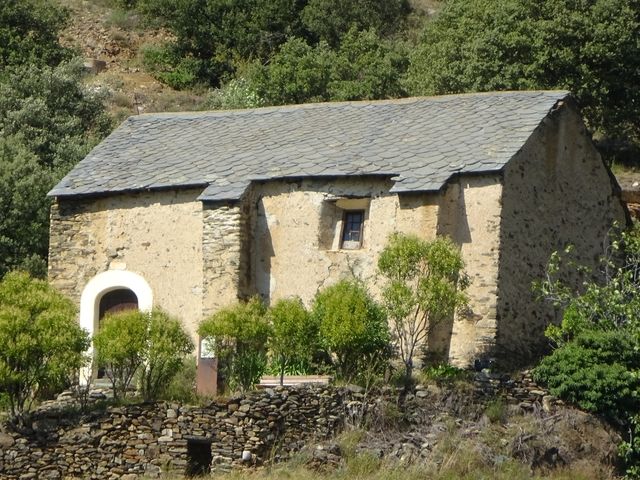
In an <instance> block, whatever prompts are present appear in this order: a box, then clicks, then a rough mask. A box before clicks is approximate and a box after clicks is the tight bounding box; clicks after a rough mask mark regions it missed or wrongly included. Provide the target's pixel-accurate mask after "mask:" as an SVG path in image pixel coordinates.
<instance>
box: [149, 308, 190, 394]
mask: <svg viewBox="0 0 640 480" xmlns="http://www.w3.org/2000/svg"><path fill="white" fill-rule="evenodd" d="M142 315H145V316H146V318H147V322H148V323H147V331H146V345H145V349H144V354H143V355H144V361H143V362H142V365H141V369H140V392H141V393H142V398H144V399H145V400H147V401H150V400H157V399H158V398H160V397H162V396H163V394H164V393H165V391H166V390H167V388H168V387H169V386H170V385H171V381H172V380H173V377H174V376H175V375H176V374H177V373H178V372H179V370H180V369H181V367H182V365H183V363H184V361H185V358H186V357H187V355H189V354H191V353H192V352H193V348H194V345H193V342H192V341H191V337H190V336H189V335H188V334H187V333H186V332H185V331H184V328H183V327H182V323H181V322H180V320H178V319H177V318H174V317H172V316H171V315H169V314H168V313H166V312H164V311H162V310H160V309H154V310H152V311H151V313H148V314H142Z"/></svg>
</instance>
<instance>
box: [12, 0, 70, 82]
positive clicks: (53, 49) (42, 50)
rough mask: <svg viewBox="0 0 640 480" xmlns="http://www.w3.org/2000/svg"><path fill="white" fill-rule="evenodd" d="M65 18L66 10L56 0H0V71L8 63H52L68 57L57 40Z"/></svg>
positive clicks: (67, 53) (52, 64)
mask: <svg viewBox="0 0 640 480" xmlns="http://www.w3.org/2000/svg"><path fill="white" fill-rule="evenodd" d="M68 19H69V12H68V10H66V9H64V8H62V7H61V6H60V5H58V4H57V3H56V2H50V1H48V0H5V1H3V2H0V71H1V70H3V69H4V67H7V66H10V65H14V66H15V65H27V64H33V65H40V66H42V65H49V66H55V65H57V64H58V63H60V62H61V61H62V60H64V59H65V58H68V57H69V53H70V52H69V50H67V49H65V48H63V47H62V46H61V45H60V43H59V41H58V36H59V34H60V31H61V30H62V29H63V28H64V26H65V25H66V24H67V21H68Z"/></svg>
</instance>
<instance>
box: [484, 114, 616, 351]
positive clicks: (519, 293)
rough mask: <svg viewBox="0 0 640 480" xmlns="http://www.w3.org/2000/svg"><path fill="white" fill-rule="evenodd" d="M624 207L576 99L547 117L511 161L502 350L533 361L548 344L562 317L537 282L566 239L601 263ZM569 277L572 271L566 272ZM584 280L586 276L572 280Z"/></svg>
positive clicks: (503, 236) (585, 260)
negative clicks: (551, 326)
mask: <svg viewBox="0 0 640 480" xmlns="http://www.w3.org/2000/svg"><path fill="white" fill-rule="evenodd" d="M614 220H617V221H619V222H621V223H622V224H624V222H625V213H624V210H623V207H622V204H621V202H620V199H619V197H618V196H617V194H616V193H615V191H614V185H613V184H612V181H611V179H610V177H609V175H608V172H607V170H606V168H605V166H604V164H603V162H602V160H601V158H600V156H599V154H598V153H597V151H596V150H595V148H594V147H593V144H592V143H591V141H590V139H589V136H588V133H587V132H586V130H585V127H584V125H583V123H582V120H581V118H580V116H579V115H578V114H577V113H576V111H575V110H574V109H573V107H572V106H570V105H564V106H562V107H561V108H560V109H559V110H557V111H556V112H554V113H552V114H551V115H550V116H549V117H547V118H546V119H545V120H544V121H543V123H542V124H541V125H540V126H539V127H538V129H537V130H536V131H535V132H534V134H533V135H532V136H531V137H530V138H529V140H528V141H527V143H526V144H525V145H524V147H523V149H522V150H521V151H520V153H519V154H518V155H517V156H516V157H515V158H514V159H513V160H511V162H509V164H508V165H507V166H506V168H505V171H504V190H503V197H502V219H501V230H500V243H501V248H500V268H499V288H498V318H499V320H498V332H497V347H498V350H497V351H498V353H499V354H501V355H502V356H508V357H509V358H520V359H523V360H526V359H527V358H530V357H531V356H533V355H535V354H536V353H538V352H539V351H540V350H541V349H543V348H545V346H546V341H545V339H544V329H545V327H546V325H547V324H548V323H549V322H552V321H558V320H559V318H558V316H557V314H558V312H557V311H556V310H554V308H553V307H552V306H551V305H550V304H549V303H544V302H539V301H536V295H535V293H534V292H533V290H532V282H533V281H534V280H539V279H541V278H542V277H543V275H544V269H545V266H546V264H547V262H548V260H549V256H550V255H551V253H552V252H553V251H554V250H562V249H563V248H564V247H565V246H566V245H567V244H573V245H574V246H575V247H576V252H577V258H576V260H577V261H578V262H579V263H581V264H584V265H587V266H591V267H597V259H598V257H599V256H600V255H601V254H602V253H603V245H604V242H606V238H607V231H608V229H609V228H610V227H611V225H612V222H613V221H614ZM567 278H569V277H567ZM570 280H571V281H572V282H573V284H574V285H576V286H578V285H579V282H581V281H582V279H580V278H575V277H574V278H571V279H570Z"/></svg>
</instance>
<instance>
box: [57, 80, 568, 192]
mask: <svg viewBox="0 0 640 480" xmlns="http://www.w3.org/2000/svg"><path fill="white" fill-rule="evenodd" d="M568 95H569V93H568V92H565V91H536V92H501V93H483V94H467V95H448V96H442V97H429V98H410V99H401V100H390V101H378V102H351V103H324V104H309V105H294V106H284V107H269V108H262V109H250V110H237V111H215V112H197V113H193V112H192V113H171V114H147V115H140V116H136V117H131V118H129V119H127V120H126V121H125V122H124V123H123V124H122V125H121V126H120V127H119V128H117V129H116V130H115V131H114V132H113V133H112V134H111V135H110V136H109V137H107V138H106V139H105V140H104V141H103V142H102V143H100V144H99V145H98V146H97V147H96V148H94V149H93V150H92V151H91V153H89V155H87V157H86V158H85V159H84V160H82V161H81V162H80V163H79V164H78V165H77V166H76V167H75V168H74V169H73V170H72V171H71V172H69V174H68V175H67V176H66V177H64V178H63V179H62V180H61V181H60V183H58V185H56V187H55V188H54V189H53V190H51V192H49V195H50V196H73V195H89V194H109V193H117V192H124V191H135V190H144V189H153V188H161V187H162V188H172V187H173V188H178V187H185V186H194V185H207V184H208V187H206V188H205V189H204V191H203V192H202V194H201V195H200V197H199V198H200V199H202V200H215V201H218V200H236V199H238V198H240V197H241V196H242V195H243V192H244V191H245V190H246V188H247V187H248V186H249V185H250V183H251V181H252V180H255V179H262V180H268V179H271V178H284V177H313V176H342V175H367V174H375V175H380V174H381V172H382V173H387V174H388V175H389V176H390V177H392V176H395V175H398V178H394V181H395V185H394V186H393V188H392V191H396V192H409V191H420V190H438V189H440V188H441V187H442V186H443V184H444V183H445V182H446V181H447V180H448V179H449V178H450V177H451V176H452V175H454V174H456V173H460V172H463V173H464V172H485V171H486V172H489V171H495V170H500V169H501V168H503V167H504V165H505V164H506V163H507V162H508V161H509V160H510V159H511V158H512V157H513V155H515V154H516V153H517V152H518V151H519V149H520V148H521V147H522V145H523V144H524V143H525V141H526V140H527V139H528V138H529V136H530V135H531V133H532V132H533V130H534V129H535V128H536V127H537V126H538V125H539V124H540V122H541V121H542V119H543V118H544V117H545V116H546V115H547V114H548V113H549V111H550V110H551V109H552V108H553V107H554V105H555V104H556V103H557V102H558V101H560V100H562V99H564V98H565V97H567V96H568ZM399 174H400V175H399Z"/></svg>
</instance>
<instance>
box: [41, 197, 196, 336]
mask: <svg viewBox="0 0 640 480" xmlns="http://www.w3.org/2000/svg"><path fill="white" fill-rule="evenodd" d="M199 193H200V190H181V191H162V192H146V193H140V194H122V195H117V196H111V197H105V198H91V199H72V200H66V199H59V200H58V202H57V203H55V204H54V205H53V206H52V209H51V236H50V247H49V280H50V281H51V283H52V284H53V285H54V286H55V287H56V288H57V289H58V290H60V291H61V292H62V293H64V294H65V295H67V296H68V297H70V298H71V299H72V300H74V302H76V304H78V305H79V303H80V302H79V301H80V296H81V294H82V290H83V289H84V287H85V286H86V284H87V283H88V282H89V281H90V280H91V279H92V278H93V277H94V276H95V275H96V274H98V273H101V272H104V271H107V270H110V269H115V270H128V271H131V272H135V273H138V274H139V275H141V276H142V277H143V278H144V279H145V280H146V281H147V283H148V284H149V286H150V287H151V290H152V291H153V297H154V303H155V304H157V305H159V306H161V307H162V308H164V309H166V310H167V311H168V312H169V313H172V314H174V315H176V316H178V317H179V318H181V319H182V320H183V322H184V324H185V326H186V328H187V329H188V331H189V332H190V333H191V334H195V329H196V327H197V325H198V323H199V322H200V319H201V316H202V291H203V285H202V278H203V274H202V270H203V267H202V248H203V246H202V245H203V242H202V234H203V232H202V204H201V202H199V201H196V198H197V196H198V195H199Z"/></svg>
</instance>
